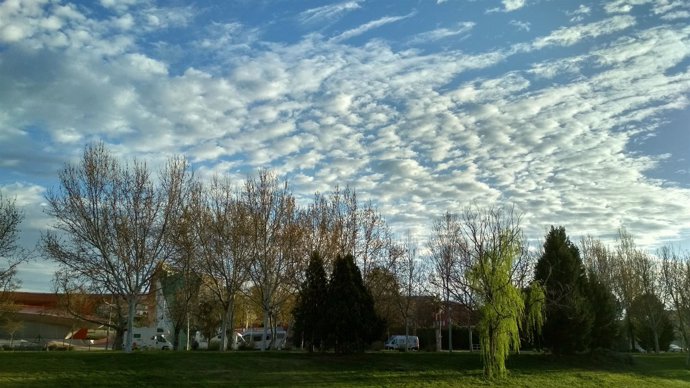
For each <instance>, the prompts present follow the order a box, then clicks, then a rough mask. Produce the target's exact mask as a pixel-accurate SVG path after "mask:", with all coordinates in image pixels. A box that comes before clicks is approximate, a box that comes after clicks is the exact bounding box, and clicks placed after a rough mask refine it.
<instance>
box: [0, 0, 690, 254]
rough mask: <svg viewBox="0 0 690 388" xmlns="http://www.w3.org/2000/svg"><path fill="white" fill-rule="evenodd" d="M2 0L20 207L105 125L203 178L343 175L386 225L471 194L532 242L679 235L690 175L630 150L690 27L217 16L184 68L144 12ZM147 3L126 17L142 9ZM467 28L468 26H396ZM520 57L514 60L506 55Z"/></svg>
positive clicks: (337, 179)
mask: <svg viewBox="0 0 690 388" xmlns="http://www.w3.org/2000/svg"><path fill="white" fill-rule="evenodd" d="M6 4H7V3H4V4H3V5H2V7H5V8H0V17H4V19H1V20H2V21H14V20H19V19H17V18H19V17H21V18H24V19H26V21H25V22H24V21H22V23H21V24H22V25H27V26H29V27H27V29H26V32H25V34H24V35H23V36H24V37H23V38H21V39H19V40H15V41H12V42H11V43H6V44H5V46H4V47H3V50H4V51H3V54H2V55H3V60H2V61H1V62H0V90H3V93H0V106H2V107H3V110H2V112H1V113H0V128H2V129H3V130H2V131H0V154H1V155H3V157H2V160H1V161H0V176H1V177H2V178H3V179H4V181H2V182H0V184H3V185H5V186H8V185H10V186H11V185H16V186H11V187H13V190H14V191H13V192H16V193H22V194H21V195H22V198H26V200H25V201H24V202H25V203H27V204H28V206H31V207H32V208H35V209H40V206H41V205H40V193H41V192H42V190H44V189H43V187H47V186H49V183H52V182H53V181H54V178H55V173H56V170H57V169H58V168H59V166H61V165H62V163H64V162H65V161H68V160H72V159H73V158H75V157H76V155H78V154H79V153H80V152H81V150H82V147H83V144H84V143H88V142H89V141H93V140H103V141H105V142H106V143H108V144H109V146H110V147H112V148H113V150H114V152H115V153H117V154H118V155H120V156H122V157H126V158H129V157H132V156H136V157H139V158H144V159H146V160H147V161H149V162H150V163H151V164H152V165H156V164H159V163H162V161H163V160H165V158H166V157H167V156H168V155H171V154H176V153H184V154H185V155H187V156H188V157H189V158H190V159H191V160H192V161H193V162H194V165H195V168H196V170H197V171H198V172H199V176H202V177H204V178H207V177H209V176H210V175H212V174H213V173H225V174H229V175H230V176H231V177H232V178H233V179H236V180H237V181H240V180H241V179H243V178H244V177H245V176H246V175H247V174H249V173H252V172H253V171H254V169H255V168H257V167H271V168H274V169H277V170H278V171H279V172H280V173H282V174H285V175H286V176H288V177H289V178H290V181H291V184H292V185H293V189H294V190H295V192H296V193H297V194H298V195H299V196H310V195H311V193H313V192H314V191H315V190H319V191H322V192H325V191H328V190H330V189H332V187H333V186H334V185H336V184H338V185H340V186H344V185H346V184H348V183H349V184H352V185H353V186H354V187H356V188H357V190H358V192H359V193H360V194H361V198H362V199H364V200H369V199H371V200H373V201H375V203H376V205H377V206H378V207H379V209H380V210H381V212H382V213H383V214H384V215H385V216H386V217H387V219H388V220H389V221H390V223H391V224H392V225H393V227H394V228H395V230H404V229H405V228H408V227H410V223H411V222H413V223H415V225H413V226H414V227H417V228H419V229H420V230H424V228H425V224H424V223H425V222H428V221H429V220H430V219H431V218H432V217H434V216H435V215H439V214H442V213H443V212H444V211H446V210H450V211H460V210H462V208H464V206H466V205H467V204H468V203H470V202H471V201H477V202H478V203H479V204H480V205H490V204H496V203H509V202H510V203H515V205H516V206H517V207H518V209H519V210H521V211H523V212H525V218H524V222H525V223H524V227H525V230H526V233H527V235H528V236H530V237H531V238H541V236H542V235H543V233H544V228H545V227H546V226H548V225H549V224H563V225H565V226H567V227H568V230H569V232H572V233H573V234H574V235H575V236H577V235H579V234H584V233H589V234H593V235H597V236H603V235H607V234H610V233H612V232H613V231H615V229H616V228H617V227H618V226H620V225H624V226H628V227H629V229H630V230H631V232H633V233H634V234H635V235H637V236H639V239H640V240H639V242H640V243H641V244H644V245H645V246H653V245H654V244H655V242H657V241H662V240H663V239H668V238H678V237H679V236H687V233H688V231H689V230H690V224H689V222H688V220H690V190H687V189H683V188H680V187H668V182H660V181H657V180H654V179H650V178H649V172H650V171H651V169H653V168H655V167H656V166H658V165H659V163H660V160H662V159H663V158H664V156H663V155H653V154H652V155H644V154H640V153H633V152H631V150H630V148H631V145H632V144H633V143H634V142H636V141H640V139H644V138H645V137H646V136H648V135H650V134H655V133H658V131H659V127H658V125H659V121H660V119H661V118H663V117H664V116H665V115H666V114H667V113H668V112H669V111H679V110H681V109H687V105H688V100H687V94H688V92H690V74H689V73H688V72H687V71H686V69H685V68H684V67H683V66H682V65H683V64H684V63H685V62H684V61H686V60H687V59H686V58H687V57H688V56H690V48H688V45H687V42H688V41H689V40H690V28H688V27H686V26H678V25H676V26H673V25H670V24H669V23H659V24H658V25H655V26H652V27H649V26H647V25H646V24H645V23H641V22H640V23H637V19H636V18H635V17H634V16H632V15H628V14H616V15H609V16H606V18H605V19H603V20H598V21H592V22H591V23H579V22H578V23H579V24H575V25H569V26H563V27H559V28H555V29H554V30H552V31H550V32H546V33H544V35H542V36H538V37H533V38H525V39H528V40H525V41H522V42H520V43H517V44H515V45H513V46H503V47H500V46H499V47H497V48H495V49H486V48H484V49H482V48H474V49H473V51H471V52H465V51H461V50H459V49H453V48H452V47H451V48H449V49H444V50H439V51H434V50H418V49H410V48H409V46H405V47H404V48H403V49H399V48H396V46H395V44H392V43H387V42H386V41H383V40H379V39H372V40H368V41H367V42H365V43H363V44H362V45H359V46H357V45H354V44H346V43H350V42H346V40H347V39H349V38H352V37H355V36H359V35H361V34H363V33H365V32H367V31H370V30H373V29H375V28H377V27H380V26H383V25H386V24H388V23H393V22H397V21H399V20H402V19H404V18H407V17H411V15H407V16H388V17H384V18H379V19H376V20H374V21H372V22H369V23H365V24H363V25H361V26H359V27H357V28H353V29H351V30H349V31H345V32H343V33H342V34H341V35H340V36H336V37H335V38H333V39H328V38H324V37H321V36H319V35H318V34H313V35H308V36H304V37H301V38H296V39H295V40H294V41H290V42H282V43H276V42H265V41H261V40H260V39H261V34H258V33H253V32H252V27H250V26H247V25H244V24H242V23H239V22H226V23H216V24H211V25H209V26H208V28H207V29H205V30H203V31H204V33H203V34H202V35H203V37H202V38H201V39H196V40H195V39H190V42H191V43H189V45H188V46H182V48H181V49H183V50H185V51H184V53H185V56H186V57H190V58H211V59H212V60H213V62H212V63H208V62H206V61H201V60H199V61H198V62H193V64H194V65H193V66H192V65H189V66H183V65H184V64H187V62H183V63H182V64H180V63H175V62H174V58H173V59H171V58H165V57H160V56H157V55H156V54H155V51H150V50H146V47H141V46H139V45H138V42H139V41H140V38H141V36H143V34H147V33H148V32H147V31H146V30H145V29H144V28H141V27H142V25H141V24H139V23H135V25H134V26H132V28H130V29H128V30H126V31H124V30H121V29H118V27H117V26H116V25H115V23H111V24H109V25H102V24H101V23H99V22H100V20H96V19H94V18H95V17H96V16H94V15H93V14H88V13H85V14H84V15H82V14H81V13H79V12H78V9H77V8H70V7H67V9H62V8H60V10H62V11H60V10H59V9H58V8H57V7H53V6H52V5H47V6H46V7H44V8H39V9H38V10H33V11H31V12H34V13H35V16H31V15H30V12H29V11H30V10H28V9H27V10H23V11H17V10H8V8H7V7H8V6H7V5H6ZM341 4H344V3H341ZM679 9H682V8H679V7H675V8H673V9H669V10H664V12H663V13H659V15H666V14H670V13H671V12H675V11H676V10H679ZM580 10H581V12H580V14H585V12H584V10H582V9H580ZM70 12H72V16H69V17H68V16H66V15H68V14H70ZM147 12H148V11H146V10H145V9H140V8H135V7H134V6H132V7H129V8H128V10H127V12H126V13H125V14H129V15H132V18H133V19H134V20H135V21H141V20H145V19H142V18H143V17H144V16H145V15H148V13H147ZM165 12H166V11H163V10H161V13H162V14H165ZM652 12H654V11H653V10H652ZM8 15H10V16H8ZM21 15H23V16H21ZM85 15H88V17H87V16H85ZM324 15H326V14H324ZM15 16H16V18H15ZM51 17H55V18H57V20H56V19H51ZM24 19H22V20H24ZM34 19H35V20H34ZM31 20H34V21H33V22H32V21H31ZM38 20H45V22H38ZM0 25H4V24H0ZM57 25H60V26H61V27H60V28H59V30H56V29H55V27H56V26H57ZM161 25H162V24H161ZM475 28H477V27H476V25H475V24H474V23H473V22H464V23H460V24H458V25H456V26H455V27H449V28H437V29H433V30H431V31H426V32H421V33H419V34H414V33H412V34H411V36H412V38H406V39H408V41H409V40H415V39H417V41H418V42H423V41H435V40H437V39H447V38H452V37H462V36H463V34H468V33H470V32H472V31H474V29H475ZM535 29H536V28H535ZM57 32H60V33H62V34H63V35H64V37H65V40H64V42H63V44H61V45H58V44H56V43H53V42H54V41H55V39H57V36H58V33H57ZM80 32H83V33H80ZM415 32H416V31H415ZM519 35H520V36H523V35H524V36H529V35H528V34H519ZM193 37H194V38H196V35H193ZM583 42H587V44H580V43H583ZM86 47H89V48H90V49H89V50H86V49H85V48H86ZM464 47H465V46H463V48H464ZM559 47H567V48H568V50H557V49H554V48H559ZM524 53H529V54H530V55H529V61H528V62H525V61H522V60H518V61H509V59H510V58H512V56H514V55H521V54H524ZM523 57H524V56H523ZM483 70H487V71H483ZM37 177H38V178H37ZM30 179H37V180H38V182H33V183H25V182H28V181H29V180H30ZM16 182H21V183H16ZM665 183H666V184H667V185H665ZM5 186H3V187H5ZM32 219H34V218H33V216H32ZM35 220H37V221H36V224H34V223H33V221H32V222H31V223H29V224H30V225H38V224H40V223H43V224H44V225H45V223H46V220H44V219H41V218H38V215H36V218H35Z"/></svg>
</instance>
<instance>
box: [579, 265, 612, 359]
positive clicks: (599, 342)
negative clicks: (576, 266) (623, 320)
mask: <svg viewBox="0 0 690 388" xmlns="http://www.w3.org/2000/svg"><path fill="white" fill-rule="evenodd" d="M585 295H586V297H587V299H588V301H589V304H590V307H591V311H592V314H593V316H594V319H593V321H592V330H591V332H590V348H591V349H596V348H603V349H613V348H614V346H615V345H616V342H617V341H618V339H619V337H620V327H621V325H620V322H619V321H618V316H619V315H620V310H621V309H620V306H619V304H618V301H617V300H616V297H615V296H614V295H613V292H611V288H610V287H609V286H608V285H607V284H606V283H604V282H603V281H601V280H600V279H599V277H598V276H597V274H596V273H595V272H594V271H589V272H588V274H587V287H586V292H585Z"/></svg>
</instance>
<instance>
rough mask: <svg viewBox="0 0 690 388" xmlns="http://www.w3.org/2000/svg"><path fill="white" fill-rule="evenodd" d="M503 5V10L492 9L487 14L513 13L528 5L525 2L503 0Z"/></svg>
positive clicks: (522, 0) (523, 0) (520, 0)
mask: <svg viewBox="0 0 690 388" xmlns="http://www.w3.org/2000/svg"><path fill="white" fill-rule="evenodd" d="M501 3H502V4H503V8H491V9H489V10H487V11H486V12H487V13H493V12H513V11H516V10H518V9H520V8H522V7H524V6H525V5H526V1H525V0H502V1H501Z"/></svg>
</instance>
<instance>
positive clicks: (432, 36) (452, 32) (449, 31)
mask: <svg viewBox="0 0 690 388" xmlns="http://www.w3.org/2000/svg"><path fill="white" fill-rule="evenodd" d="M475 25H476V23H474V22H462V23H458V26H457V27H455V28H437V29H435V30H431V31H426V32H422V33H419V34H417V35H416V36H415V37H414V38H412V41H411V42H412V43H423V42H428V41H436V40H440V39H446V38H450V37H454V36H458V35H463V34H466V33H468V32H470V31H471V30H472V29H473V28H474V26H475Z"/></svg>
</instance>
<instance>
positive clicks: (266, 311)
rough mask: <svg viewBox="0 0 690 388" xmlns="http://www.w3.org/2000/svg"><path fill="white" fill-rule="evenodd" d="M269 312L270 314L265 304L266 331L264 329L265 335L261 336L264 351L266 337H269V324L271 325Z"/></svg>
mask: <svg viewBox="0 0 690 388" xmlns="http://www.w3.org/2000/svg"><path fill="white" fill-rule="evenodd" d="M268 314H269V311H268V309H267V308H266V307H265V306H264V331H263V336H262V338H261V351H262V352H264V351H266V338H267V337H268V326H269V322H268Z"/></svg>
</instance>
